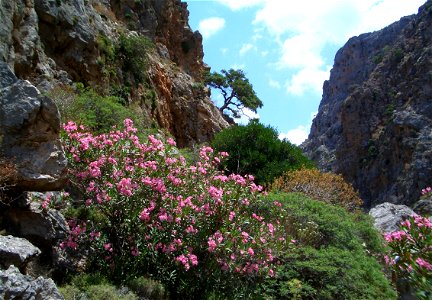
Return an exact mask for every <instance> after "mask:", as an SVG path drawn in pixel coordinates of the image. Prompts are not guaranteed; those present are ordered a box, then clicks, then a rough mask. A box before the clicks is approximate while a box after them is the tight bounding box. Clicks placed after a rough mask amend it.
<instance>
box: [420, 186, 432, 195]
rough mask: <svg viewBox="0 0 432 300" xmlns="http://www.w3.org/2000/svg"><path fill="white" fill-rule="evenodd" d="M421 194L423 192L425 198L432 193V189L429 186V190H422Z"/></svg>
mask: <svg viewBox="0 0 432 300" xmlns="http://www.w3.org/2000/svg"><path fill="white" fill-rule="evenodd" d="M421 192H422V195H423V196H424V195H427V194H429V193H432V188H431V187H430V186H428V187H427V188H424V189H422V190H421Z"/></svg>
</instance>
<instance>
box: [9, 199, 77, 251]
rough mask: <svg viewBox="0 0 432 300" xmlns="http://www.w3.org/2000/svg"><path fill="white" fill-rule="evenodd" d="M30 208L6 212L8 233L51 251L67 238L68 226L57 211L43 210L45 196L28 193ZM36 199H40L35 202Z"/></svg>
mask: <svg viewBox="0 0 432 300" xmlns="http://www.w3.org/2000/svg"><path fill="white" fill-rule="evenodd" d="M27 198H28V199H30V200H27V201H28V203H29V206H28V207H27V208H23V207H13V206H10V207H9V208H8V209H6V210H5V212H4V215H3V218H4V224H5V226H6V229H7V231H8V232H10V233H12V234H14V235H16V236H19V237H23V238H26V239H28V240H29V241H31V242H32V243H33V244H35V245H36V246H38V247H40V248H41V249H51V247H52V246H53V245H54V244H56V243H57V242H58V241H59V240H62V239H64V238H66V235H67V233H68V231H69V230H68V224H67V222H66V220H65V218H64V217H63V216H62V214H60V213H59V212H58V211H57V210H55V209H42V206H41V203H42V202H43V199H44V194H41V193H28V195H27ZM35 198H40V199H39V200H37V201H34V199H35Z"/></svg>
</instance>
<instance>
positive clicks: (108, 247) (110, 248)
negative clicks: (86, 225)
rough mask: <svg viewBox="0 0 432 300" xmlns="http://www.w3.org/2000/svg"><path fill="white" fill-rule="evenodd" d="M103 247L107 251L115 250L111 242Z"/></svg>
mask: <svg viewBox="0 0 432 300" xmlns="http://www.w3.org/2000/svg"><path fill="white" fill-rule="evenodd" d="M103 247H104V249H105V250H106V251H109V252H113V248H112V247H111V244H110V243H106V244H104V245H103Z"/></svg>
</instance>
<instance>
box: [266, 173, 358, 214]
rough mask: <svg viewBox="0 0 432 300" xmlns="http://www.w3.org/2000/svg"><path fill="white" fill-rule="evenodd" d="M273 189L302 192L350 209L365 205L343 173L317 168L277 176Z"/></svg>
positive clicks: (313, 197)
mask: <svg viewBox="0 0 432 300" xmlns="http://www.w3.org/2000/svg"><path fill="white" fill-rule="evenodd" d="M271 189H273V190H276V191H283V192H288V193H302V194H304V195H306V196H308V197H310V198H312V199H316V200H320V201H324V202H326V203H330V204H334V205H340V206H342V207H345V208H346V209H347V210H348V211H354V210H357V209H359V208H360V207H361V206H362V205H363V201H362V200H361V199H360V196H359V195H358V193H357V192H356V191H355V190H354V188H353V187H352V185H351V184H349V183H347V182H346V181H345V180H344V179H343V177H342V176H341V175H337V174H333V173H323V172H321V171H319V170H317V169H300V170H294V171H290V172H287V173H285V174H283V176H281V177H279V178H277V179H276V180H275V181H274V182H273V184H272V185H271Z"/></svg>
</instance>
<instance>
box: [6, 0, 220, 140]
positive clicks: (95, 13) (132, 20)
mask: <svg viewBox="0 0 432 300" xmlns="http://www.w3.org/2000/svg"><path fill="white" fill-rule="evenodd" d="M0 20H1V22H2V26H1V27H0V61H4V62H6V63H7V64H8V65H9V66H10V67H11V69H12V70H13V71H14V73H15V74H16V76H17V77H18V78H20V79H27V80H29V81H30V82H31V83H33V84H34V85H35V86H37V87H38V88H39V89H40V90H41V91H42V92H44V91H48V90H50V89H52V88H53V87H55V86H57V85H71V84H72V83H73V82H82V83H84V85H86V86H91V87H93V88H95V89H97V90H98V91H100V93H102V94H115V93H117V94H116V95H118V94H121V95H122V97H123V98H125V102H127V103H128V104H131V103H135V104H137V105H139V106H140V107H141V112H142V117H143V118H144V119H147V120H148V122H147V123H148V124H151V123H152V122H153V123H154V122H156V123H157V125H158V126H159V127H160V128H163V129H165V130H166V131H168V132H169V133H171V134H172V135H174V136H175V138H176V139H177V143H178V144H179V146H190V145H192V144H195V143H200V142H205V141H208V140H209V139H211V138H212V137H213V135H214V134H215V133H216V132H217V131H219V130H221V129H222V128H225V127H227V126H228V124H227V123H226V122H225V120H224V119H223V118H222V116H221V115H220V113H219V112H218V110H217V109H216V108H215V107H214V105H213V104H212V102H211V101H210V99H209V97H208V92H207V91H206V89H205V87H204V86H203V85H202V84H201V81H202V74H203V71H204V70H205V69H206V66H205V64H204V63H203V49H202V37H201V35H200V33H199V32H193V31H192V30H191V28H190V27H189V25H188V11H187V4H185V3H182V2H181V1H180V0H141V1H135V0H127V1H120V0H111V1H109V0H103V1H93V0H27V1H19V0H13V1H2V2H0ZM125 37H126V38H129V37H138V38H146V39H147V40H149V43H150V44H151V45H152V46H151V47H149V48H144V47H138V48H137V49H138V50H137V49H135V52H133V53H124V52H122V50H123V49H121V46H119V45H120V44H121V41H122V39H125ZM126 46H127V45H126ZM126 46H124V45H123V47H126ZM138 46H141V45H140V44H139V45H138ZM119 49H120V50H119ZM133 55H134V56H137V57H138V59H141V61H145V62H146V64H141V65H138V68H137V66H135V65H132V66H130V64H131V62H130V61H132V62H133V59H135V57H131V56H133ZM149 95H150V96H149Z"/></svg>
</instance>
